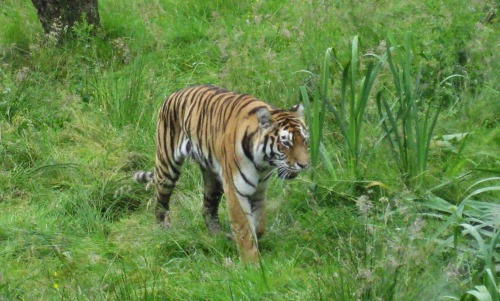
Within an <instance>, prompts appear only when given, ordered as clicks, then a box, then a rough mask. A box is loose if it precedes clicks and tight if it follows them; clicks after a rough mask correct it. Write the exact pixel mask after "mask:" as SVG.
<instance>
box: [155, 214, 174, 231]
mask: <svg viewBox="0 0 500 301" xmlns="http://www.w3.org/2000/svg"><path fill="white" fill-rule="evenodd" d="M156 220H157V222H158V223H159V224H160V226H161V227H162V228H164V229H169V228H170V227H171V223H170V215H169V214H168V212H157V213H156Z"/></svg>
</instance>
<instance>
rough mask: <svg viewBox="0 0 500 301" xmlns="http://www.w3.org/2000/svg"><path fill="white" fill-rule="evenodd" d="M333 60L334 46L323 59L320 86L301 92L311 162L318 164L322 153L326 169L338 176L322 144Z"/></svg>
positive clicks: (302, 88) (301, 88)
mask: <svg viewBox="0 0 500 301" xmlns="http://www.w3.org/2000/svg"><path fill="white" fill-rule="evenodd" d="M331 61H332V48H328V49H327V50H326V52H325V58H324V60H323V66H322V70H321V71H322V72H321V83H320V86H319V87H318V86H316V87H313V91H312V94H311V95H309V92H308V91H307V88H306V87H305V86H301V87H300V93H301V97H302V103H303V104H304V109H305V115H306V121H307V123H308V127H309V135H310V136H309V139H310V143H309V144H310V152H311V164H312V166H317V164H318V160H319V159H320V154H322V159H323V162H324V163H325V167H326V170H327V171H328V173H329V174H330V176H333V177H334V178H336V172H335V169H334V168H333V164H332V162H331V160H330V157H329V156H328V154H326V152H327V151H326V148H325V147H324V146H323V144H322V139H323V128H324V124H325V113H326V105H327V100H328V97H329V90H330V87H329V82H330V79H331V77H330V65H331ZM310 99H312V104H311V103H310V102H309V101H310ZM313 177H314V173H313Z"/></svg>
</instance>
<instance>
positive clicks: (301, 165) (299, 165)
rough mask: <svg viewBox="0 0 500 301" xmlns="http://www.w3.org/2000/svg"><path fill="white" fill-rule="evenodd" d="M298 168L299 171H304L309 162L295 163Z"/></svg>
mask: <svg viewBox="0 0 500 301" xmlns="http://www.w3.org/2000/svg"><path fill="white" fill-rule="evenodd" d="M296 164H297V166H298V167H300V168H301V169H306V168H307V167H309V161H305V162H297V163H296Z"/></svg>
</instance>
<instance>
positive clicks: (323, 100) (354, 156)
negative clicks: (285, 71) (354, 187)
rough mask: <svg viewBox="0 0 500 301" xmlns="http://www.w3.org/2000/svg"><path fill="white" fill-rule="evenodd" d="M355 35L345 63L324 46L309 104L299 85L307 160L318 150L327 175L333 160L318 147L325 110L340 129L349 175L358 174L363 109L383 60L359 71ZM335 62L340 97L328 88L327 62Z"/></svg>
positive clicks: (314, 159)
mask: <svg viewBox="0 0 500 301" xmlns="http://www.w3.org/2000/svg"><path fill="white" fill-rule="evenodd" d="M358 44H359V39H358V36H355V37H354V38H353V39H352V42H351V49H350V59H349V61H348V63H347V64H346V65H345V66H341V65H340V64H339V63H338V60H337V59H336V58H335V57H334V56H333V50H332V49H331V48H329V49H327V51H326V54H325V60H324V63H323V69H322V73H321V83H320V87H319V88H317V89H316V90H314V91H313V95H312V99H313V104H312V106H311V105H310V104H308V103H307V100H308V99H309V95H308V92H307V89H306V87H301V89H300V90H301V93H302V99H303V100H304V104H305V105H304V107H305V110H306V116H307V120H308V125H309V129H310V132H311V163H312V164H313V166H314V165H315V164H316V163H317V162H318V158H319V156H320V154H321V155H322V159H323V162H324V163H325V167H326V169H327V170H328V172H329V173H330V174H331V175H335V169H334V168H333V164H332V162H331V160H330V159H329V156H328V155H327V154H326V149H325V148H323V147H322V143H321V139H322V135H323V127H324V121H325V113H326V112H327V110H328V111H330V112H331V113H333V115H334V117H335V120H336V122H337V125H338V127H339V130H340V133H341V134H342V136H343V138H344V139H343V141H344V151H343V152H342V153H343V154H345V156H346V157H345V162H346V164H347V167H348V171H349V174H350V176H351V177H352V178H353V179H354V180H359V179H360V178H361V171H360V168H359V166H360V160H361V152H362V150H361V141H362V132H363V131H362V127H363V123H364V118H365V111H366V107H367V104H368V100H369V98H370V95H371V90H372V87H373V84H374V82H375V78H376V77H377V75H378V73H379V71H380V69H381V67H382V65H383V63H384V61H385V59H386V58H385V56H383V57H379V58H377V61H376V62H373V61H370V62H369V63H368V67H367V68H366V70H365V71H364V74H361V72H360V66H359V65H360V60H359V53H358ZM333 62H337V64H336V65H337V66H338V67H340V68H341V71H342V78H341V96H340V100H338V101H335V100H332V99H331V93H330V92H329V90H330V84H329V83H330V81H331V77H330V69H331V64H332V63H333Z"/></svg>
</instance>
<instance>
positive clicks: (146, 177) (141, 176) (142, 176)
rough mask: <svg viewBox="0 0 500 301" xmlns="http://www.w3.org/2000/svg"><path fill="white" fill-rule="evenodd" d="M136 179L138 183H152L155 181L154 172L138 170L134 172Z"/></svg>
mask: <svg viewBox="0 0 500 301" xmlns="http://www.w3.org/2000/svg"><path fill="white" fill-rule="evenodd" d="M133 178H134V180H135V181H136V182H138V183H144V184H150V183H153V180H154V173H153V172H152V171H142V170H140V171H136V172H135V173H134V177H133Z"/></svg>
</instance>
